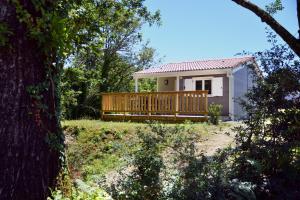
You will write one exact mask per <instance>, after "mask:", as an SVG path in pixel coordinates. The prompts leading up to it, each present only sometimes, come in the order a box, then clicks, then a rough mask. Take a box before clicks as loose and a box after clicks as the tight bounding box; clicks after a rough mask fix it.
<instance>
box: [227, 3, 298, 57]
mask: <svg viewBox="0 0 300 200" xmlns="http://www.w3.org/2000/svg"><path fill="white" fill-rule="evenodd" d="M232 1H233V2H235V3H237V4H238V5H240V6H242V7H244V8H246V9H248V10H250V11H252V12H253V13H254V14H256V15H257V16H258V17H260V18H261V20H262V21H263V22H266V23H267V24H268V25H269V26H270V27H271V28H272V29H273V30H274V31H275V32H276V33H277V34H278V35H279V36H280V37H281V38H282V39H283V40H284V41H285V42H286V43H287V44H288V45H289V46H290V48H291V49H292V50H293V51H294V52H295V53H296V54H297V55H298V56H299V57H300V41H299V40H298V39H297V38H296V37H294V36H293V35H292V34H291V33H290V32H289V31H288V30H286V29H285V28H284V27H283V26H282V25H281V24H279V23H278V22H277V21H276V20H275V19H274V18H273V17H272V16H271V15H270V14H269V13H267V12H266V11H264V10H263V9H261V8H260V7H258V6H257V5H255V4H253V3H251V2H250V1H249V0H232ZM297 4H298V5H299V0H297ZM297 11H298V15H299V6H298V9H297Z"/></svg>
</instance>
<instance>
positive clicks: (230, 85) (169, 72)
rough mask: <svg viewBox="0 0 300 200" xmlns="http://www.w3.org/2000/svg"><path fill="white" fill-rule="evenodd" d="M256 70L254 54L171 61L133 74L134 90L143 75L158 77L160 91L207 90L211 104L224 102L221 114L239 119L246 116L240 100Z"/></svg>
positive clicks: (186, 102) (251, 81)
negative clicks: (252, 55)
mask: <svg viewBox="0 0 300 200" xmlns="http://www.w3.org/2000/svg"><path fill="white" fill-rule="evenodd" d="M253 69H255V70H254V71H258V66H257V64H256V62H255V59H254V58H253V57H239V58H227V59H211V60H201V61H191V62H180V63H169V64H164V65H161V66H160V67H153V68H149V69H145V70H142V71H138V72H136V73H134V74H133V77H134V79H135V92H138V91H139V90H138V80H139V79H143V78H157V92H171V91H173V92H174V91H176V92H180V91H207V93H208V94H207V101H208V105H209V104H211V103H213V102H214V103H218V104H222V105H223V110H222V116H224V117H227V118H230V119H231V120H239V119H243V118H245V117H247V114H246V113H245V111H244V110H243V109H242V107H241V106H240V104H239V102H238V99H240V98H244V95H245V94H246V93H247V91H248V90H249V89H250V88H251V87H252V85H253V80H254V76H253V75H254V74H256V73H253ZM178 101H179V100H178ZM185 104H187V105H186V106H189V105H191V102H188V101H185ZM206 106H207V105H206ZM192 107H193V106H192ZM194 107H195V106H194ZM196 107H197V106H196ZM176 112H177V111H176Z"/></svg>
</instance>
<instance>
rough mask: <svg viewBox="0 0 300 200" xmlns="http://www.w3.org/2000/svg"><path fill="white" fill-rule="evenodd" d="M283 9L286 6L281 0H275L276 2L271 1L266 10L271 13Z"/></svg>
mask: <svg viewBox="0 0 300 200" xmlns="http://www.w3.org/2000/svg"><path fill="white" fill-rule="evenodd" d="M283 9H284V7H283V6H282V2H281V0H275V1H274V2H271V3H270V4H269V5H266V11H267V12H268V13H269V14H271V15H273V14H275V13H276V12H277V11H281V10H283Z"/></svg>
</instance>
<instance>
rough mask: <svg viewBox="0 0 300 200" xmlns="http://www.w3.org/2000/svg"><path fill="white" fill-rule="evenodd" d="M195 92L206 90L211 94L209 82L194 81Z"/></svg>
mask: <svg viewBox="0 0 300 200" xmlns="http://www.w3.org/2000/svg"><path fill="white" fill-rule="evenodd" d="M196 90H208V94H211V80H196Z"/></svg>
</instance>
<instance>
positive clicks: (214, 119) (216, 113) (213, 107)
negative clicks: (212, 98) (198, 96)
mask: <svg viewBox="0 0 300 200" xmlns="http://www.w3.org/2000/svg"><path fill="white" fill-rule="evenodd" d="M222 109H223V106H222V105H221V104H215V103H212V104H210V105H209V107H208V115H209V121H210V122H211V123H212V124H214V125H218V124H219V120H220V116H221V112H222Z"/></svg>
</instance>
